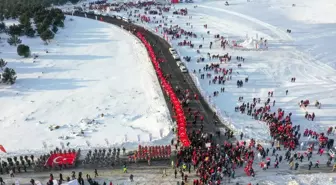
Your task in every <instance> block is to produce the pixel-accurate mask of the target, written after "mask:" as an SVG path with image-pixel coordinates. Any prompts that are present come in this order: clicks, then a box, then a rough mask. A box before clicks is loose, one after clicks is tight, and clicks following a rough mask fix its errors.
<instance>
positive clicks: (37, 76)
mask: <svg viewBox="0 0 336 185" xmlns="http://www.w3.org/2000/svg"><path fill="white" fill-rule="evenodd" d="M73 19H74V20H73V21H70V20H69V17H67V19H66V23H65V28H64V29H62V30H60V31H59V33H58V34H57V35H56V37H55V39H54V41H52V43H51V44H49V45H44V44H43V42H42V41H41V40H40V38H33V39H30V38H26V37H23V38H21V39H22V43H23V44H27V45H29V46H30V48H31V50H32V53H35V54H38V55H39V57H38V58H37V59H33V58H28V59H23V58H21V57H19V56H18V55H17V54H16V48H15V47H12V46H9V45H8V44H7V42H6V40H2V43H1V53H0V58H3V59H4V60H6V61H7V62H8V67H11V68H14V69H15V70H16V72H17V76H18V79H17V82H16V84H14V85H13V86H11V87H8V86H4V85H1V86H0V102H1V107H0V128H1V129H0V141H1V143H0V144H2V145H3V146H4V147H5V148H6V150H7V151H8V152H9V154H11V153H13V152H23V151H27V150H42V148H43V146H44V145H47V147H53V148H54V147H61V144H60V143H61V142H63V143H64V145H66V144H67V143H68V142H69V144H70V146H71V147H76V146H82V147H86V146H89V145H90V146H91V147H97V146H107V145H112V144H122V143H125V142H128V143H129V142H135V143H134V144H135V146H137V145H138V139H140V141H141V142H146V141H149V140H150V138H151V139H152V140H160V139H162V137H165V136H167V135H168V133H169V132H170V125H171V120H170V117H169V112H168V109H167V107H166V104H165V102H164V97H163V94H162V92H161V89H160V88H159V84H158V80H157V78H156V75H155V73H154V70H153V68H152V65H151V63H150V62H149V58H148V56H147V51H146V49H145V48H144V46H143V45H142V44H141V43H140V41H139V40H137V39H136V38H135V37H134V36H132V35H131V34H129V33H127V32H125V31H123V30H121V29H120V28H117V27H115V26H113V25H110V24H106V23H101V22H98V21H95V20H88V19H84V18H77V17H73ZM1 37H4V35H1ZM46 51H48V53H47V52H46ZM102 114H103V115H102ZM82 119H84V120H82ZM93 120H94V121H93ZM56 126H59V129H54V130H53V131H50V127H52V128H55V127H56ZM81 131H82V132H83V133H84V134H82V133H81ZM65 139H66V140H65ZM130 144H131V143H130Z"/></svg>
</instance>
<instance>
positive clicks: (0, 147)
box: [0, 145, 7, 153]
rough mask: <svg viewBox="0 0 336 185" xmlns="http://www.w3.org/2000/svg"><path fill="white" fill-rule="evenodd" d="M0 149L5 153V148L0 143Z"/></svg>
mask: <svg viewBox="0 0 336 185" xmlns="http://www.w3.org/2000/svg"><path fill="white" fill-rule="evenodd" d="M0 150H1V151H3V152H5V153H7V152H6V150H5V148H4V147H3V146H2V145H0Z"/></svg>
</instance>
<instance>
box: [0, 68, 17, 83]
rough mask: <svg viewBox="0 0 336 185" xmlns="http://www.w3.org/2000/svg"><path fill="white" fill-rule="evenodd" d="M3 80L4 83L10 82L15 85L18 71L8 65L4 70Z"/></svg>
mask: <svg viewBox="0 0 336 185" xmlns="http://www.w3.org/2000/svg"><path fill="white" fill-rule="evenodd" d="M1 81H2V82H3V83H7V84H8V83H9V84H11V85H13V84H14V83H15V81H16V72H15V71H14V69H12V68H8V67H6V68H5V70H4V72H3V73H2V78H1Z"/></svg>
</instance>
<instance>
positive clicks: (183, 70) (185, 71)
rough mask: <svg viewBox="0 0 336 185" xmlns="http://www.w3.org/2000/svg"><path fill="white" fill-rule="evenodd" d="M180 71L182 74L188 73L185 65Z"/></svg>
mask: <svg viewBox="0 0 336 185" xmlns="http://www.w3.org/2000/svg"><path fill="white" fill-rule="evenodd" d="M180 70H181V72H182V73H187V72H188V69H187V68H186V67H185V66H184V65H181V66H180Z"/></svg>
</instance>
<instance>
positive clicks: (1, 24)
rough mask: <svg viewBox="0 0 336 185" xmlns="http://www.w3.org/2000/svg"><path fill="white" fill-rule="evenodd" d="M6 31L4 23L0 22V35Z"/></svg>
mask: <svg viewBox="0 0 336 185" xmlns="http://www.w3.org/2000/svg"><path fill="white" fill-rule="evenodd" d="M5 31H6V25H5V23H4V22H0V33H3V32H5Z"/></svg>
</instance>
